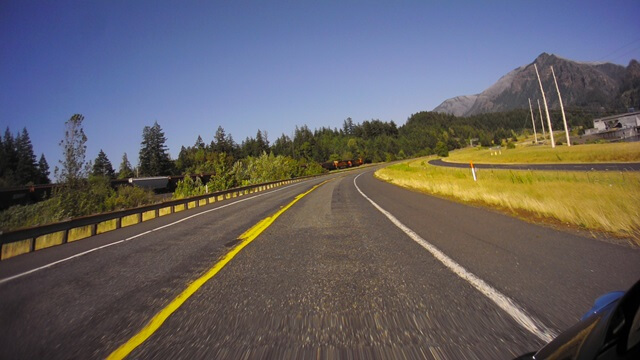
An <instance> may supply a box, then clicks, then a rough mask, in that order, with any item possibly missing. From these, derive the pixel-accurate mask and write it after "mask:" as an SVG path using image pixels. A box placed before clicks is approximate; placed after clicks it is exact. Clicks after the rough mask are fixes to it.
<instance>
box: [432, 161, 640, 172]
mask: <svg viewBox="0 0 640 360" xmlns="http://www.w3.org/2000/svg"><path fill="white" fill-rule="evenodd" d="M429 164H431V165H435V166H445V167H453V168H464V169H468V168H469V166H470V165H469V164H468V163H454V162H448V161H443V160H442V159H435V160H430V161H429ZM473 166H474V167H476V168H478V169H502V170H554V171H640V163H595V164H566V163H558V164H476V163H474V164H473Z"/></svg>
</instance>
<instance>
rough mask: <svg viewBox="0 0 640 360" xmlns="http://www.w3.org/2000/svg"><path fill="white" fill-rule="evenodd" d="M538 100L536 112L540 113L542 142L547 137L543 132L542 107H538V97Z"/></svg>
mask: <svg viewBox="0 0 640 360" xmlns="http://www.w3.org/2000/svg"><path fill="white" fill-rule="evenodd" d="M537 100H538V114H540V125H542V142H544V139H545V138H546V137H547V134H546V133H545V132H544V120H542V108H541V107H540V99H537Z"/></svg>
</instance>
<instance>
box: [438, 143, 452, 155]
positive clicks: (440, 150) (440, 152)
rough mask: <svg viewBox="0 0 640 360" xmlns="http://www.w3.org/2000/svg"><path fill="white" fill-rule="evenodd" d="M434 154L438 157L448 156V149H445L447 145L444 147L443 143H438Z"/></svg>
mask: <svg viewBox="0 0 640 360" xmlns="http://www.w3.org/2000/svg"><path fill="white" fill-rule="evenodd" d="M435 153H436V155H438V156H441V157H447V156H449V149H447V145H445V143H443V142H442V141H438V143H437V144H436V148H435Z"/></svg>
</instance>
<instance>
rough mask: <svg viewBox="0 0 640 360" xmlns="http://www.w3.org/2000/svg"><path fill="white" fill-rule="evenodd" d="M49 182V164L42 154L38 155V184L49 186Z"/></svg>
mask: <svg viewBox="0 0 640 360" xmlns="http://www.w3.org/2000/svg"><path fill="white" fill-rule="evenodd" d="M50 183H51V180H49V164H48V163H47V159H45V158H44V154H41V155H40V161H38V184H50Z"/></svg>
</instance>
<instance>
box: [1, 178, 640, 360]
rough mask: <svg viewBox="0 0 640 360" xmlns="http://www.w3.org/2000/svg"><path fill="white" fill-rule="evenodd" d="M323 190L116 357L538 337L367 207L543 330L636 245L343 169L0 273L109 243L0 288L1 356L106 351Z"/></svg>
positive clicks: (566, 318) (421, 349)
mask: <svg viewBox="0 0 640 360" xmlns="http://www.w3.org/2000/svg"><path fill="white" fill-rule="evenodd" d="M359 174H362V175H360V176H359V177H357V179H356V176H358V175H359ZM326 179H331V181H329V182H327V183H324V184H322V185H321V186H320V187H318V188H317V189H315V190H313V191H312V192H310V193H308V194H307V195H306V196H304V197H302V198H299V201H297V202H296V203H295V204H294V205H292V206H291V207H290V208H289V209H288V210H286V211H284V212H282V213H281V214H280V216H279V217H278V218H277V219H276V220H275V221H274V222H273V223H272V224H271V225H270V226H269V227H267V228H265V229H264V230H263V232H262V233H261V234H260V235H259V236H258V237H257V238H256V239H255V240H254V241H253V242H252V243H250V244H249V245H248V246H246V248H244V249H242V251H240V252H239V253H238V254H237V255H236V257H235V258H233V260H231V261H230V262H229V263H228V264H227V265H226V266H225V267H224V268H223V269H222V270H220V272H219V273H218V274H217V275H215V277H213V278H211V279H210V280H209V281H207V282H206V283H204V284H203V285H202V286H201V287H200V288H199V290H198V291H196V292H195V293H194V294H193V295H192V296H191V297H190V298H189V299H188V300H186V301H185V302H184V303H183V304H182V305H181V306H180V307H179V308H178V309H177V310H175V312H173V313H172V315H171V316H170V317H168V318H167V320H166V321H165V322H164V323H163V324H162V326H160V327H159V328H158V330H157V331H155V332H154V333H153V334H152V335H151V336H150V337H149V338H148V339H147V340H146V341H144V342H143V343H141V344H140V345H139V346H137V347H136V348H135V349H133V350H132V352H131V353H130V354H129V358H136V359H137V358H141V359H152V358H178V359H192V358H216V359H236V358H241V357H242V358H308V357H323V358H324V357H344V358H367V359H369V358H374V359H375V358H398V357H404V358H427V359H464V358H472V359H476V358H480V359H484V358H510V357H513V356H514V355H516V354H519V353H522V352H524V351H529V350H531V349H535V348H536V347H538V346H540V345H541V344H542V343H543V341H542V340H541V339H540V338H539V337H538V336H536V335H535V334H533V333H532V332H531V331H529V330H527V329H525V328H524V327H523V326H522V325H521V324H520V323H519V322H518V321H516V320H514V318H513V317H512V316H510V315H509V314H508V313H507V312H506V311H505V310H504V309H502V308H500V307H499V306H497V305H496V303H495V302H494V301H492V300H491V299H490V298H488V297H487V296H486V295H485V294H484V293H482V292H481V291H479V290H478V289H477V288H476V287H474V286H473V285H471V284H470V283H469V282H468V281H467V280H466V279H464V278H462V277H460V276H459V275H457V274H455V273H454V272H453V271H451V268H449V267H447V266H446V265H445V264H444V263H443V262H442V261H441V260H439V259H437V258H436V257H434V256H433V254H432V253H431V252H429V251H427V250H425V248H424V247H423V246H422V245H421V244H418V243H417V242H416V241H414V240H413V239H412V238H411V237H410V236H408V235H407V233H406V232H405V231H403V230H401V229H400V228H398V226H396V225H395V224H394V223H393V222H392V221H390V220H389V218H388V217H387V216H386V215H385V214H383V213H382V212H381V210H379V209H378V208H377V207H376V206H374V205H373V203H375V204H376V205H377V206H378V207H379V208H380V209H384V210H385V211H386V212H388V213H389V214H392V215H393V216H394V217H395V218H396V219H397V220H398V221H399V222H401V223H402V224H403V225H404V226H405V227H407V228H409V229H411V230H412V231H413V232H415V234H416V235H418V236H419V237H420V238H422V239H423V240H424V241H426V242H428V243H429V244H431V245H432V246H433V247H435V248H437V249H439V251H441V252H442V253H443V254H446V255H447V256H448V257H449V258H450V259H451V260H452V261H454V262H455V263H457V264H459V265H460V266H461V267H463V268H464V269H465V270H466V271H468V272H469V273H471V274H473V275H474V276H476V277H477V278H479V279H481V280H482V281H483V282H484V283H486V284H487V285H488V286H490V287H491V288H492V289H495V291H497V292H499V293H501V294H503V295H504V296H506V297H508V298H509V299H510V300H511V301H512V302H513V304H515V305H517V306H518V307H519V308H521V309H522V310H523V311H524V312H525V313H526V314H527V315H528V316H530V317H531V318H532V319H535V320H536V321H537V322H539V323H540V324H543V325H544V326H545V327H547V328H549V329H552V330H553V331H561V330H563V329H565V328H567V327H568V326H570V325H571V324H573V323H574V322H575V321H577V319H578V318H579V316H580V315H581V314H582V313H583V312H584V311H586V310H587V309H588V308H589V307H590V305H591V304H592V302H593V300H594V299H595V298H596V297H597V296H598V295H600V294H602V293H603V292H606V291H610V290H617V289H626V288H627V287H629V286H630V285H631V284H632V283H633V282H635V281H636V280H637V279H638V278H639V277H640V251H638V250H635V249H631V248H627V247H622V246H618V245H614V244H609V243H605V242H601V241H598V240H595V239H590V238H583V237H580V236H577V235H572V234H567V233H563V232H558V231H555V230H552V229H549V228H546V227H539V226H536V225H533V224H529V223H525V222H522V221H520V220H517V219H514V218H511V217H508V216H504V215H501V214H498V213H494V212H491V211H486V210H484V209H480V208H475V207H469V206H465V205H463V204H459V203H453V202H450V201H447V200H443V199H439V198H435V197H431V196H428V195H424V194H419V193H415V192H411V191H408V190H405V189H402V188H398V187H395V186H393V185H390V184H387V183H384V182H382V181H380V180H378V179H376V178H374V176H373V170H372V169H359V170H356V171H354V172H348V173H342V174H335V175H331V176H329V177H325V178H320V179H313V180H309V181H305V182H302V183H299V184H295V185H293V186H289V187H286V188H280V189H276V190H274V191H270V192H266V193H264V194H263V195H262V196H261V197H259V198H254V199H251V198H250V197H247V198H245V199H247V200H244V201H243V202H239V203H233V205H231V204H232V202H233V201H238V199H232V201H229V202H226V201H225V202H220V203H216V204H213V205H212V206H211V207H204V208H197V209H193V210H192V211H186V212H182V213H177V214H172V215H168V216H166V217H162V218H160V219H157V222H156V221H155V220H154V221H150V222H147V223H143V224H140V225H136V226H132V227H128V228H123V229H120V230H116V231H113V232H110V233H106V234H101V235H98V236H96V237H94V238H89V239H85V240H82V241H78V242H76V243H71V244H68V245H65V246H59V247H54V248H50V249H45V250H41V251H38V252H35V253H33V254H28V255H24V256H20V257H16V258H12V259H9V260H7V261H6V262H2V263H0V279H3V278H7V277H9V276H14V275H16V274H20V273H24V271H28V270H29V269H33V268H38V267H42V266H44V265H46V264H47V263H50V262H52V261H56V260H60V259H64V258H68V257H69V256H73V254H78V253H82V252H83V251H86V250H87V249H94V248H96V247H98V246H105V245H108V244H115V245H113V246H109V247H105V248H102V249H101V250H98V251H94V252H91V253H88V254H86V255H84V256H79V257H76V258H72V259H70V260H68V261H65V262H61V263H58V264H57V265H55V266H52V267H49V268H45V269H43V270H41V271H37V272H34V273H31V274H29V275H25V276H22V277H18V278H15V279H14V280H11V281H8V282H5V283H2V284H0V294H2V296H0V324H2V325H0V358H43V357H46V358H54V359H55V358H105V357H107V356H108V355H109V354H111V353H112V352H113V351H114V350H116V349H117V348H118V347H119V346H121V345H122V344H123V343H125V342H127V341H128V340H129V339H130V338H131V337H132V336H134V335H135V334H136V333H137V332H139V331H140V330H141V329H142V328H143V327H144V326H145V324H147V323H148V322H149V320H150V319H151V318H152V317H153V316H154V315H155V314H157V313H158V312H160V311H162V310H163V309H164V308H165V307H166V306H167V305H168V304H169V303H170V302H171V301H172V300H173V299H175V298H176V296H177V295H178V294H180V293H181V292H182V291H183V290H184V289H185V288H186V287H187V286H188V285H189V284H190V283H191V282H193V281H194V280H195V279H197V278H198V277H200V276H201V275H202V274H203V273H205V272H207V271H208V270H209V269H210V268H212V267H213V266H214V264H216V263H217V262H218V261H219V259H220V258H221V256H223V255H224V254H226V253H228V252H229V251H230V250H231V249H232V248H233V247H234V246H236V245H237V241H236V239H237V238H238V237H239V236H240V235H241V234H243V233H244V232H245V231H246V230H248V229H249V228H251V227H252V226H254V225H255V224H257V223H259V222H260V221H261V220H262V219H265V218H267V217H269V216H271V215H273V214H274V213H276V212H279V211H280V210H281V209H283V208H285V207H286V206H287V204H290V203H291V201H292V200H293V199H294V198H295V197H296V196H298V195H300V194H302V193H305V192H307V191H308V190H310V189H311V188H312V187H313V186H315V185H318V184H320V183H321V182H322V181H324V180H326ZM358 189H360V190H358ZM363 195H364V196H363ZM365 196H366V198H365ZM367 198H368V199H370V200H371V201H370V200H368V199H367ZM240 199H242V198H240ZM211 209H218V210H215V211H210V212H205V211H208V210H211ZM194 214H201V215H199V216H196V217H191V218H188V217H189V216H192V215H194ZM177 221H181V222H177ZM172 223H175V225H172V226H169V227H166V228H164V229H163V230H162V231H155V232H151V233H147V234H145V235H141V236H139V237H136V238H135V239H133V240H131V241H127V242H122V243H117V244H116V242H117V241H119V239H123V238H129V237H131V236H135V235H136V234H143V233H145V232H146V231H149V230H151V229H153V228H157V227H159V226H161V225H166V224H172Z"/></svg>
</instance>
